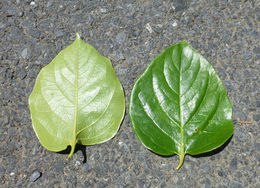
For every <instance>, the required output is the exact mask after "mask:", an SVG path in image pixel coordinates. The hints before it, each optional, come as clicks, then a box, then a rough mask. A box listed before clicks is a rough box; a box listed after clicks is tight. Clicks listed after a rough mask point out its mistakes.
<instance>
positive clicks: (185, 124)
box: [129, 41, 233, 168]
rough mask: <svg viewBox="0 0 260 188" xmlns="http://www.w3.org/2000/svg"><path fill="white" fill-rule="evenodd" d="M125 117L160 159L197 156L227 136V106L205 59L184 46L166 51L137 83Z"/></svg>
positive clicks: (230, 127) (229, 108) (229, 125)
mask: <svg viewBox="0 0 260 188" xmlns="http://www.w3.org/2000/svg"><path fill="white" fill-rule="evenodd" d="M129 114H130V118H131V122H132V126H133V130H134V132H135V133H136V135H137V137H138V138H139V140H140V141H141V142H142V143H143V144H144V146H146V147H147V148H148V149H150V150H152V151H153V152H155V153H158V154H161V155H173V154H177V155H179V156H180V164H179V166H178V167H177V168H180V166H181V164H182V161H183V158H184V155H185V154H191V155H195V154H200V153H204V152H208V151H211V150H213V149H215V148H217V147H219V146H220V145H222V144H223V143H224V142H225V141H226V140H227V139H228V138H229V137H230V136H231V135H232V134H233V124H232V106H231V103H230V101H229V99H228V97H227V94H226V92H225V88H224V86H223V83H222V81H221V80H220V79H219V77H218V75H217V73H216V72H215V71H214V69H213V67H212V66H211V65H210V63H209V62H207V60H205V59H204V58H203V57H202V56H201V55H200V54H199V53H197V52H196V51H195V50H194V49H193V48H192V47H190V46H189V45H188V44H187V43H186V42H185V41H183V42H181V43H179V44H176V45H174V46H171V47H169V48H167V49H166V50H165V51H164V52H163V53H162V54H161V55H159V56H158V57H157V58H155V59H154V60H153V61H152V63H151V64H150V65H149V67H148V68H147V69H146V70H145V72H144V73H143V74H142V75H141V76H140V78H139V79H138V80H137V81H136V83H135V85H134V87H133V90H132V93H131V97H130V107H129Z"/></svg>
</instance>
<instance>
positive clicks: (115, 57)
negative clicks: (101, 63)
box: [0, 0, 260, 188]
mask: <svg viewBox="0 0 260 188" xmlns="http://www.w3.org/2000/svg"><path fill="white" fill-rule="evenodd" d="M259 7H260V2H259V1H257V0H248V1H246V0H245V1H239V0H236V1H231V0H220V1H217V0H216V1H204V0H200V1H198V0H192V1H181V0H173V1H156V0H155V1H145V0H141V1H135V0H121V1H108V0H104V1H84V2H80V1H65V0H60V1H58V0H49V1H40V0H35V1H31V0H1V1H0V126H1V127H0V141H1V145H0V185H1V186H0V187H8V188H9V187H43V188H45V187H97V188H102V187H118V188H121V187H128V188H130V187H133V188H135V187H145V188H148V187H169V188H171V187H180V188H185V187H187V188H188V187H189V188H190V187H205V188H209V187H220V188H223V187H229V188H230V187H233V188H240V187H241V188H244V187H260V182H259V175H260V165H259V161H260V154H259V150H260V139H259V128H260V127H259V124H260V122H259V121H260V79H259V76H260V74H259V72H260V70H259V69H260V47H259V43H260V40H259V39H260V34H259V33H260V29H259V21H260V15H259V12H260V8H259ZM76 32H79V34H80V35H81V37H82V38H83V39H84V40H85V41H86V42H88V43H90V44H92V45H93V46H95V47H96V48H97V50H98V51H99V52H100V53H101V54H102V55H104V56H106V57H108V58H110V59H111V61H112V64H113V66H114V69H115V71H116V73H117V76H118V77H119V79H120V81H121V83H122V85H123V87H124V90H125V96H126V106H127V109H126V115H125V119H124V121H123V123H122V125H121V128H120V130H119V132H118V134H117V135H116V136H115V137H114V138H113V139H112V140H110V141H108V142H106V143H104V144H100V145H95V146H90V147H78V148H77V151H76V153H75V154H74V155H73V157H72V158H71V159H69V160H68V159H67V155H68V154H67V153H66V152H61V153H55V152H50V151H47V150H46V149H45V148H43V147H42V146H41V145H40V143H39V141H38V139H37V137H36V135H35V133H34V131H33V129H32V126H31V120H30V112H29V109H28V105H27V100H28V96H29V94H30V92H31V91H32V88H33V85H34V82H35V79H36V76H37V74H38V73H39V71H40V69H41V68H42V67H44V66H45V65H47V64H48V63H49V62H51V60H52V59H53V58H54V57H55V56H56V55H57V54H58V52H59V51H60V50H61V49H64V48H65V47H67V46H68V45H69V44H71V43H72V42H73V40H74V39H75V36H76V35H75V34H76ZM184 39H185V40H186V41H187V42H188V43H189V44H191V45H192V46H193V47H194V48H195V49H196V50H197V51H198V52H200V53H201V54H202V55H203V56H204V57H205V58H206V59H207V60H208V61H209V62H210V63H211V64H212V65H213V67H214V68H215V70H216V71H217V72H218V74H219V75H220V78H221V79H222V80H223V82H224V84H225V88H226V90H227V93H228V96H229V98H230V100H231V103H232V104H233V110H234V113H233V122H234V127H235V133H234V136H233V137H232V139H231V140H230V141H229V142H228V143H227V144H225V146H224V147H222V148H221V149H219V150H217V151H214V152H212V153H208V154H206V155H201V156H197V157H192V156H186V157H185V161H184V165H183V166H182V168H181V169H180V170H179V171H176V170H175V167H176V166H177V165H178V162H179V159H178V156H176V155H175V156H172V157H167V158H166V157H161V156H158V155H156V154H154V153H152V152H150V151H149V150H147V149H145V148H144V147H143V146H142V145H141V143H140V142H139V141H138V139H137V137H136V136H135V134H134V133H133V131H132V128H131V124H130V121H129V117H128V101H129V95H130V92H131V88H132V87H133V84H134V82H135V80H136V79H137V78H138V76H140V75H141V73H142V72H143V71H144V70H145V69H146V67H147V66H148V64H149V63H150V62H151V60H152V59H153V58H155V57H156V56H157V55H159V54H160V53H161V52H162V51H163V50H164V49H165V48H166V47H169V46H171V45H173V44H176V43H178V42H180V41H182V40H184ZM84 151H85V153H86V158H85V157H84ZM39 176H40V177H39ZM33 181H35V182H33Z"/></svg>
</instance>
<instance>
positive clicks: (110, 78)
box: [29, 34, 125, 157]
mask: <svg viewBox="0 0 260 188" xmlns="http://www.w3.org/2000/svg"><path fill="white" fill-rule="evenodd" d="M29 107H30V112H31V118H32V124H33V128H34V131H35V132H36V135H37V137H38V138H39V140H40V143H41V144H42V145H43V146H44V147H45V148H46V149H48V150H50V151H62V150H64V149H66V148H67V146H68V145H70V146H71V152H70V155H69V157H70V156H71V155H72V154H73V152H74V149H75V145H76V144H77V143H79V144H83V145H94V144H98V143H102V142H105V141H107V140H109V139H111V138H112V137H113V136H114V135H115V134H116V133H117V131H118V129H119V126H120V123H121V121H122V119H123V116H124V111H125V103H124V94H123V89H122V86H121V84H120V82H119V80H118V78H117V77H116V74H115V72H114V70H113V67H112V65H111V62H110V61H109V59H107V58H106V57H103V56H102V55H101V54H99V52H98V51H97V50H96V49H95V48H94V47H92V46H91V45H89V44H86V43H85V42H84V41H82V40H81V39H80V37H79V35H78V34H77V38H76V40H75V41H74V42H73V43H72V44H71V45H70V46H68V47H67V48H66V49H64V50H63V51H61V52H60V53H59V54H58V55H57V56H56V57H55V58H54V59H53V60H52V62H51V63H50V64H48V65H47V66H45V67H44V68H43V69H42V70H41V71H40V73H39V75H38V77H37V79H36V83H35V86H34V89H33V91H32V93H31V95H30V97H29Z"/></svg>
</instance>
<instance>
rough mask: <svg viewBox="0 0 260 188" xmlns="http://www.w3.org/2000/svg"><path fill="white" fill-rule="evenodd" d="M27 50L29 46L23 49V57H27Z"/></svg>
mask: <svg viewBox="0 0 260 188" xmlns="http://www.w3.org/2000/svg"><path fill="white" fill-rule="evenodd" d="M27 51H28V49H27V48H25V49H23V51H22V53H21V56H22V58H24V59H25V58H26V57H27Z"/></svg>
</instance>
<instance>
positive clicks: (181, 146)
mask: <svg viewBox="0 0 260 188" xmlns="http://www.w3.org/2000/svg"><path fill="white" fill-rule="evenodd" d="M181 59H182V53H181V57H180V62H179V105H180V108H179V116H180V130H181V132H180V134H181V141H180V153H179V157H180V162H179V165H178V166H177V167H176V169H179V168H180V167H181V165H182V163H183V159H184V155H185V154H184V145H183V122H182V105H181V79H182V77H181V67H182V66H181Z"/></svg>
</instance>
